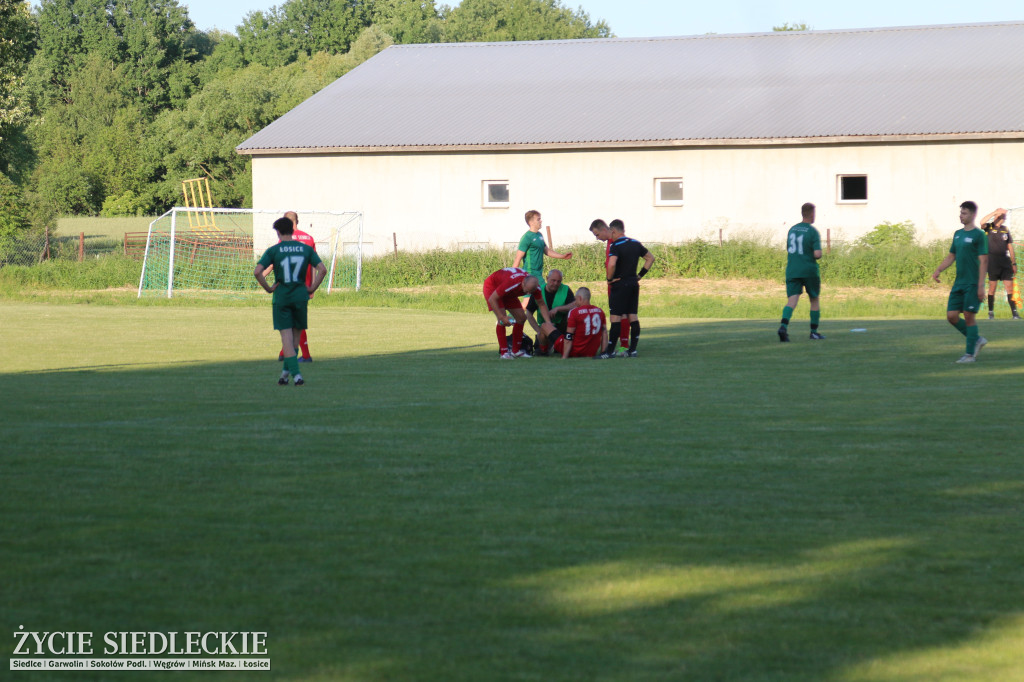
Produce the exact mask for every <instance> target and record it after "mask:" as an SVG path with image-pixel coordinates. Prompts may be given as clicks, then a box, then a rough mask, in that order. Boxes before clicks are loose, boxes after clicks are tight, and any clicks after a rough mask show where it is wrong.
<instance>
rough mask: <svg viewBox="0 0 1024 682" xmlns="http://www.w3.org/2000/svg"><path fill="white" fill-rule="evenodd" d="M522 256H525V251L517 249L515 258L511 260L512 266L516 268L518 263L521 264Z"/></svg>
mask: <svg viewBox="0 0 1024 682" xmlns="http://www.w3.org/2000/svg"><path fill="white" fill-rule="evenodd" d="M524 258H526V252H525V251H523V250H522V249H519V250H518V251H516V259H515V260H514V261H512V267H514V268H518V267H519V266H520V265H522V264H523V259H524Z"/></svg>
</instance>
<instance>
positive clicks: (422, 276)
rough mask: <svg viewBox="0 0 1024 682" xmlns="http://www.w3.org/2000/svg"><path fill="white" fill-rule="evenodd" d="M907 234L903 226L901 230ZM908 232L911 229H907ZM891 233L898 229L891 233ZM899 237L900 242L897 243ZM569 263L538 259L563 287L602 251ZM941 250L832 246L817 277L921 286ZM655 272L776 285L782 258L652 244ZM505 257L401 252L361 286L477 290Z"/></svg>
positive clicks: (591, 273)
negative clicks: (556, 274) (560, 274)
mask: <svg viewBox="0 0 1024 682" xmlns="http://www.w3.org/2000/svg"><path fill="white" fill-rule="evenodd" d="M900 225H901V226H902V227H901V228H900V229H902V230H903V232H902V234H906V231H905V228H906V227H907V226H908V225H909V224H907V223H903V224H900ZM909 227H910V229H911V230H912V229H913V226H912V225H909ZM891 232H892V234H894V235H895V234H898V233H899V232H900V230H892V231H891ZM900 239H903V237H900ZM565 250H569V251H572V252H573V258H572V260H570V261H563V260H552V259H545V261H544V264H545V266H546V267H547V268H558V269H559V270H561V271H562V272H563V274H564V276H565V279H566V281H569V282H593V281H595V280H596V281H600V280H602V279H604V275H603V273H604V246H603V245H602V244H600V243H588V244H575V245H573V246H571V247H567V248H566V249H565ZM943 250H944V244H941V243H934V244H929V245H919V244H915V243H914V242H913V241H912V240H911V241H910V242H906V241H905V240H904V241H903V242H901V243H889V244H884V243H879V244H877V245H873V246H867V245H864V244H861V243H860V242H857V243H854V244H853V245H850V246H837V247H835V248H833V249H832V252H831V253H830V254H827V255H826V256H825V258H824V259H823V260H822V264H821V271H822V278H823V279H825V281H826V283H827V284H829V285H835V286H867V287H882V288H887V289H897V288H905V287H910V286H915V285H919V284H927V283H928V281H929V280H928V275H929V274H930V273H931V272H932V270H933V269H934V268H935V266H936V264H938V263H939V261H941V260H942V258H943ZM651 252H652V253H654V255H655V261H654V267H652V268H651V274H650V275H648V277H652V278H655V277H686V278H709V279H727V278H740V279H761V280H776V281H781V280H782V278H783V273H784V272H785V269H786V252H785V250H784V249H782V248H781V247H778V246H773V245H771V244H768V243H765V242H764V241H757V240H753V239H740V240H734V241H727V242H725V243H724V244H722V245H721V246H719V245H718V244H717V243H714V242H707V241H704V240H700V239H697V240H694V241H692V242H686V243H683V244H674V245H661V244H656V245H652V246H651ZM512 259H513V256H512V254H511V252H509V251H506V250H502V249H486V250H480V251H461V252H452V251H445V250H441V249H435V250H433V251H427V252H421V253H404V252H400V253H399V254H398V255H397V256H394V255H388V256H381V257H378V258H372V259H369V260H367V261H365V262H364V263H363V284H364V286H366V287H367V288H370V289H374V288H376V289H380V288H395V287H413V286H426V285H437V284H481V283H482V282H483V280H484V278H485V277H486V276H487V275H488V274H490V273H491V272H494V271H495V270H497V269H499V268H503V267H508V266H510V265H511V264H512Z"/></svg>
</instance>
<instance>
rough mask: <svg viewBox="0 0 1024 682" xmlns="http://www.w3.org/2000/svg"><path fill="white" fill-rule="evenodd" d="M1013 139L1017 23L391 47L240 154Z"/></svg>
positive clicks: (1019, 99) (1019, 84)
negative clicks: (980, 137)
mask: <svg viewBox="0 0 1024 682" xmlns="http://www.w3.org/2000/svg"><path fill="white" fill-rule="evenodd" d="M1022 131H1024V22H1008V23H997V24H969V25H957V26H924V27H905V28H882V29H864V30H842V31H810V32H782V33H759V34H746V35H707V36H692V37H681V38H649V39H617V38H611V39H597V40H565V41H536V42H516V43H458V44H443V45H402V46H393V47H389V48H388V49H386V50H384V51H383V52H381V53H380V54H378V55H377V56H375V57H373V58H372V59H370V60H369V61H367V62H366V63H364V64H363V65H361V66H360V67H358V68H357V69H354V70H353V71H351V72H350V73H348V74H346V75H345V76H343V77H342V78H340V79H338V80H337V81H335V82H334V83H332V84H331V85H329V86H328V87H326V88H324V89H323V90H322V91H320V92H319V93H317V94H316V95H314V96H313V97H311V98H310V99H308V100H306V101H305V102H303V103H302V104H300V105H299V106H298V107H296V108H295V109H293V110H292V111H290V112H288V113H287V114H285V115H284V116H282V117H281V118H280V119H278V120H277V121H275V122H274V123H272V124H271V125H269V126H267V127H266V128H265V129H263V130H262V131H260V132H259V133H257V134H256V135H253V136H252V137H251V138H249V139H248V140H246V141H245V142H244V143H243V144H242V145H240V146H239V147H238V150H239V151H240V152H242V153H250V154H251V153H273V152H275V151H281V150H287V151H291V152H298V151H317V150H330V149H346V148H347V149H367V150H368V151H372V150H373V148H405V147H411V148H421V147H438V146H457V147H467V146H468V147H474V146H482V147H488V146H545V145H566V146H588V145H601V144H616V143H623V144H628V143H639V144H643V143H657V142H666V143H686V142H688V141H689V142H697V141H715V140H719V141H726V140H770V139H771V140H777V139H803V138H848V137H851V136H856V137H860V136H883V137H886V136H888V137H892V136H920V135H955V134H999V133H1004V134H1016V133H1021V132H1022Z"/></svg>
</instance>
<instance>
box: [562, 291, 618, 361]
mask: <svg viewBox="0 0 1024 682" xmlns="http://www.w3.org/2000/svg"><path fill="white" fill-rule="evenodd" d="M558 333H559V332H555V334H558ZM607 342H608V327H607V325H605V320H604V311H603V310H601V309H600V308H598V307H597V306H594V305H590V289H588V288H587V287H580V288H579V289H577V290H576V307H575V308H573V309H572V310H570V311H569V318H568V320H567V322H566V326H565V334H562V335H560V336H559V337H558V338H557V340H556V341H555V343H554V346H555V352H556V353H559V354H560V355H561V356H562V359H563V360H564V359H565V358H592V357H595V356H596V355H597V354H598V353H600V352H601V349H602V348H604V346H605V344H606V343H607Z"/></svg>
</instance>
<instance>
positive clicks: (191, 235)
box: [138, 207, 363, 298]
mask: <svg viewBox="0 0 1024 682" xmlns="http://www.w3.org/2000/svg"><path fill="white" fill-rule="evenodd" d="M194 213H202V214H205V215H208V216H210V217H211V220H215V221H216V223H215V224H216V226H217V227H216V229H210V228H197V227H195V225H196V224H197V223H196V222H195V220H194V219H193V220H189V219H188V217H189V216H190V215H191V214H194ZM284 213H285V212H284V211H283V210H269V209H247V208H203V207H175V208H172V209H171V210H170V211H168V212H167V213H164V214H163V215H162V216H160V217H159V218H157V219H155V220H154V221H153V222H151V223H150V224H149V231H148V233H147V237H146V249H145V255H144V256H143V261H142V275H141V277H140V278H139V290H138V297H139V298H141V297H142V296H145V295H161V296H166V297H167V298H171V297H173V296H175V295H179V296H180V295H186V296H187V295H198V294H202V295H213V296H216V295H218V294H221V295H230V294H237V293H244V292H255V291H257V290H258V288H259V284H258V283H257V282H256V279H255V278H254V277H253V276H252V271H253V267H254V266H255V264H256V261H257V260H258V259H259V257H260V256H261V255H262V254H263V252H264V251H265V250H266V249H267V248H269V247H270V246H271V245H273V244H276V243H277V233H276V232H274V229H273V224H274V221H275V220H277V219H278V218H280V217H282V216H283V215H284ZM296 213H297V214H298V216H299V224H298V228H297V229H299V230H301V231H303V232H306V233H308V234H309V235H311V236H312V237H313V240H314V241H315V242H316V250H317V253H318V254H319V256H320V259H321V260H323V262H324V265H326V266H327V269H328V272H327V279H326V281H325V282H324V285H323V286H326V287H327V293H330V292H331V291H332V289H335V288H354V289H356V290H357V291H358V290H359V289H360V288H361V285H362V254H363V214H362V213H361V212H359V211H320V210H306V211H296Z"/></svg>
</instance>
